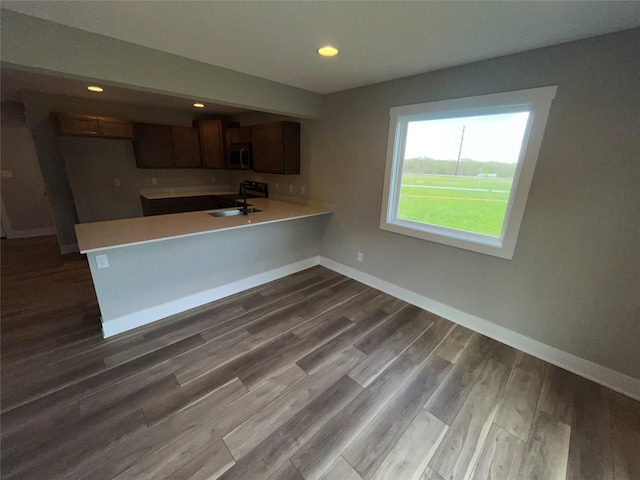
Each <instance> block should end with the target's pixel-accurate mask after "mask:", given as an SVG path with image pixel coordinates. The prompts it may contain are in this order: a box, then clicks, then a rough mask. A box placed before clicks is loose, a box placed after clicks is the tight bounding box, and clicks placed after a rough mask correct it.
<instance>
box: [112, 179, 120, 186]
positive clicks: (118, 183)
mask: <svg viewBox="0 0 640 480" xmlns="http://www.w3.org/2000/svg"><path fill="white" fill-rule="evenodd" d="M113 184H114V185H115V186H116V187H119V186H120V179H119V178H114V179H113Z"/></svg>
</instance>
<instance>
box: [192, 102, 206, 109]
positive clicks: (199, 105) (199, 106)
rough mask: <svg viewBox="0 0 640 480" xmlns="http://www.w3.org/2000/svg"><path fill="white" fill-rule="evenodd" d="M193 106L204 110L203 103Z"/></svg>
mask: <svg viewBox="0 0 640 480" xmlns="http://www.w3.org/2000/svg"><path fill="white" fill-rule="evenodd" d="M193 106H194V107H196V108H204V103H194V104H193Z"/></svg>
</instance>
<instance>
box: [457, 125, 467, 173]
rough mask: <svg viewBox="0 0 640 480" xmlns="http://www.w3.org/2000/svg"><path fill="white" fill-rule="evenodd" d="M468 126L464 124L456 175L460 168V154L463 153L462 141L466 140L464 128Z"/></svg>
mask: <svg viewBox="0 0 640 480" xmlns="http://www.w3.org/2000/svg"><path fill="white" fill-rule="evenodd" d="M465 128H466V127H465V126H464V125H463V126H462V136H461V137H460V149H459V150H458V163H457V164H456V177H457V176H458V171H459V170H460V154H461V153H462V142H463V141H464V129H465Z"/></svg>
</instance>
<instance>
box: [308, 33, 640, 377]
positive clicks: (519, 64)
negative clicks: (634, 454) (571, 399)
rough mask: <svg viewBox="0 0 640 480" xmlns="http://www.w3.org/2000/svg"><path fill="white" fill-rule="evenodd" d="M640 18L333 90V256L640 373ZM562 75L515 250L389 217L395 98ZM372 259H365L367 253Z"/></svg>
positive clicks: (321, 147)
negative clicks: (436, 233) (388, 226)
mask: <svg viewBox="0 0 640 480" xmlns="http://www.w3.org/2000/svg"><path fill="white" fill-rule="evenodd" d="M639 51H640V29H635V30H630V31H626V32H621V33H618V34H612V35H607V36H602V37H597V38H593V39H588V40H584V41H578V42H573V43H568V44H564V45H560V46H557V47H551V48H545V49H539V50H534V51H530V52H526V53H522V54H517V55H511V56H507V57H502V58H498V59H493V60H487V61H483V62H478V63H474V64H470V65H465V66H461V67H456V68H451V69H446V70H442V71H438V72H433V73H429V74H424V75H419V76H414V77H409V78H404V79H400V80H396V81H392V82H387V83H382V84H378V85H373V86H369V87H363V88H358V89H354V90H350V91H345V92H341V93H337V94H333V95H330V96H328V97H327V99H326V105H325V117H324V120H323V122H322V124H321V125H318V126H316V127H314V130H313V131H312V132H311V135H312V136H313V138H314V139H316V140H314V145H315V146H314V149H313V156H312V163H311V166H310V169H311V171H312V175H311V177H310V178H311V181H312V184H311V196H312V197H314V198H318V199H322V200H328V201H331V202H333V203H334V204H335V213H334V215H333V216H332V219H331V222H330V223H329V226H328V228H327V231H326V233H325V236H324V239H323V242H322V254H323V255H324V256H326V257H328V258H330V259H333V260H335V261H338V262H341V263H343V264H346V265H347V266H351V267H353V268H357V269H360V270H363V271H364V272H366V273H368V274H371V275H373V276H375V277H378V278H380V279H383V280H386V281H388V282H391V283H393V284H396V285H398V286H401V287H404V288H406V289H408V290H411V291H414V292H417V293H419V294H421V295H424V296H426V297H428V298H431V299H434V300H436V301H439V302H441V303H444V304H446V305H449V306H452V307H455V308H457V309H459V310H462V311H464V312H467V313H471V314H473V315H476V316H478V317H480V318H483V319H486V320H488V321H490V322H495V323H496V324H498V325H500V326H503V327H506V328H508V329H510V330H513V331H515V332H518V333H521V334H523V335H525V336H527V337H530V338H532V339H535V340H538V341H540V342H543V343H545V344H547V345H550V346H553V347H556V348H559V349H561V350H564V351H566V352H568V353H571V354H573V355H577V356H578V357H581V358H584V359H587V360H591V361H593V362H596V363H598V364H600V365H603V366H606V367H609V368H612V369H614V370H617V371H619V372H621V373H625V374H627V375H630V376H632V377H635V378H640V311H639V305H640V298H639V296H640V248H638V245H640V202H639V191H640V157H639V152H640V134H639V132H640V88H639V85H640V56H639V55H638V52H639ZM546 85H557V86H558V91H557V97H556V99H555V101H554V103H553V105H552V108H551V113H550V117H549V121H548V124H547V129H546V133H545V136H544V140H543V143H542V149H541V152H540V156H539V159H538V164H537V168H536V172H535V174H534V178H533V184H532V186H531V191H530V194H529V199H528V202H527V207H526V210H525V213H524V218H523V222H522V227H521V230H520V235H519V239H518V244H517V246H516V249H515V254H514V257H513V260H511V261H509V260H503V259H499V258H494V257H490V256H487V255H483V254H479V253H473V252H469V251H465V250H460V249H457V248H453V247H449V246H445V245H439V244H436V243H432V242H428V241H422V240H419V239H415V238H410V237H406V236H402V235H397V234H393V233H390V232H385V231H382V230H380V229H379V218H380V205H381V198H382V188H383V177H384V167H385V155H386V149H387V135H388V127H389V108H390V107H393V106H398V105H407V104H414V103H420V102H429V101H434V100H441V99H449V98H457V97H465V96H471V95H481V94H487V93H495V92H503V91H510V90H518V89H525V88H532V87H539V86H546ZM359 251H360V252H363V253H364V262H363V263H358V262H356V254H357V252H359Z"/></svg>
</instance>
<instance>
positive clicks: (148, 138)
mask: <svg viewBox="0 0 640 480" xmlns="http://www.w3.org/2000/svg"><path fill="white" fill-rule="evenodd" d="M133 130H134V140H133V150H134V152H135V155H136V164H137V165H138V168H171V167H173V148H172V146H171V127H170V126H169V125H154V124H151V123H135V124H134V125H133Z"/></svg>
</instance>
